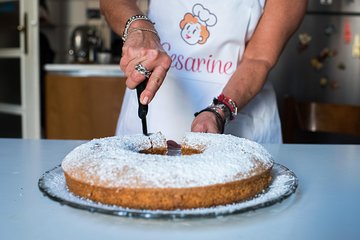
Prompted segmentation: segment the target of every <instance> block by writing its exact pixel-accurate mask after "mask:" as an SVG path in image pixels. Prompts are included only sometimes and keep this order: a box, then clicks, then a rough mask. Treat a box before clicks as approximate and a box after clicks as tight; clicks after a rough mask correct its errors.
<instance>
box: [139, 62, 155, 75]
mask: <svg viewBox="0 0 360 240" xmlns="http://www.w3.org/2000/svg"><path fill="white" fill-rule="evenodd" d="M135 70H136V71H138V72H139V73H141V74H142V75H144V76H145V77H146V78H150V76H151V73H152V72H151V71H149V70H147V69H146V67H144V66H143V65H142V64H141V63H138V64H136V65H135Z"/></svg>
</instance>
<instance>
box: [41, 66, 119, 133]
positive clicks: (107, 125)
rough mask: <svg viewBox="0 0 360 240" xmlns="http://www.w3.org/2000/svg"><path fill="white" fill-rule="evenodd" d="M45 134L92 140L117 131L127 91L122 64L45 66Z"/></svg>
mask: <svg viewBox="0 0 360 240" xmlns="http://www.w3.org/2000/svg"><path fill="white" fill-rule="evenodd" d="M45 70H46V77H45V87H44V89H45V99H46V101H45V106H44V107H45V111H44V112H45V122H46V124H45V127H46V129H45V137H46V138H49V139H92V138H99V137H106V136H112V135H114V134H115V129H116V124H117V119H118V117H119V113H120V110H121V105H122V101H123V96H124V93H125V88H126V86H125V80H126V78H125V76H124V74H123V72H122V71H121V70H120V66H119V65H100V64H48V65H45Z"/></svg>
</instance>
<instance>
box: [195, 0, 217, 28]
mask: <svg viewBox="0 0 360 240" xmlns="http://www.w3.org/2000/svg"><path fill="white" fill-rule="evenodd" d="M192 11H193V14H194V16H196V17H197V18H198V20H199V22H200V23H202V24H203V25H204V26H207V27H212V26H214V25H215V24H216V22H217V18H216V16H215V15H214V14H212V13H211V12H210V11H209V9H206V8H204V7H203V6H202V5H201V4H195V5H194V7H193V9H192Z"/></svg>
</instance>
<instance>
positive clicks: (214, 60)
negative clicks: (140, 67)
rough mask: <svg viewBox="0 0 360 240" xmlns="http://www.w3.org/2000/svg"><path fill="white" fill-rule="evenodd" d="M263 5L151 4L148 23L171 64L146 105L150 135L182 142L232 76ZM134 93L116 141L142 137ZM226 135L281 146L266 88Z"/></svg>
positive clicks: (128, 96)
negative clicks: (127, 136)
mask: <svg viewBox="0 0 360 240" xmlns="http://www.w3.org/2000/svg"><path fill="white" fill-rule="evenodd" d="M264 1H265V0H224V1H218V0H207V1H202V0H197V1H193V0H186V1H185V0H184V1H180V0H171V1H168V0H151V1H150V5H149V17H150V19H151V20H152V21H153V22H155V27H156V29H157V31H158V32H159V35H160V38H161V43H162V45H163V47H164V49H165V50H166V51H167V53H168V54H169V56H170V57H171V58H172V65H171V68H170V70H169V72H168V74H167V76H166V79H165V80H164V83H163V85H162V86H161V87H160V90H159V91H158V92H157V94H156V95H155V98H154V99H153V101H152V102H151V103H150V104H149V112H148V115H147V121H148V130H149V132H158V131H161V132H162V133H163V134H164V135H165V136H166V137H167V139H173V140H175V141H180V140H181V139H182V137H183V136H184V133H185V132H188V131H190V130H191V123H192V121H193V120H194V113H195V112H197V111H199V110H201V109H203V108H205V107H206V106H208V105H209V104H210V103H211V102H212V100H213V98H214V97H216V96H218V95H219V94H220V93H221V92H222V89H223V87H224V86H225V84H226V83H227V81H228V80H229V79H230V77H231V75H232V74H233V73H234V72H235V69H236V66H237V64H238V63H239V61H240V59H241V57H242V55H243V52H244V48H245V43H246V41H247V40H249V39H250V37H251V36H252V34H253V32H254V30H255V27H256V25H257V23H258V21H259V18H260V17H261V14H262V11H263V7H264ZM137 108H138V103H137V98H136V91H134V90H129V89H127V90H126V93H125V96H124V102H123V106H122V110H121V114H120V118H119V122H118V127H117V135H124V134H134V133H141V132H142V130H141V129H142V128H141V121H140V119H139V118H138V116H137ZM225 133H228V134H232V135H236V136H240V137H245V138H248V139H251V140H254V141H257V142H261V143H280V142H281V128H280V120H279V116H278V111H277V106H276V97H275V94H274V90H273V88H272V86H271V85H270V84H268V83H267V84H265V86H264V88H263V89H262V90H261V92H260V93H259V94H258V95H257V96H256V97H255V98H254V99H253V100H252V101H251V102H250V103H249V104H248V105H247V106H246V107H245V108H243V109H242V110H241V111H240V113H239V114H238V116H237V117H236V119H235V120H233V121H231V122H230V123H229V124H228V125H227V126H226V128H225Z"/></svg>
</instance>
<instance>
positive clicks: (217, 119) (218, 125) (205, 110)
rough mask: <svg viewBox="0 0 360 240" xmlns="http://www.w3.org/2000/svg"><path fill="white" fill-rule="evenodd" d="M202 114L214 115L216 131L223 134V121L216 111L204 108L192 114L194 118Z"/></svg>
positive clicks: (213, 108)
mask: <svg viewBox="0 0 360 240" xmlns="http://www.w3.org/2000/svg"><path fill="white" fill-rule="evenodd" d="M202 112H212V113H213V114H215V117H216V125H217V127H218V129H219V130H220V133H221V134H223V133H224V128H225V120H224V119H223V118H222V117H221V115H220V113H219V112H218V111H217V110H216V108H215V107H207V108H204V109H203V110H201V111H200V112H196V113H195V114H194V116H195V117H197V115H199V114H200V113H202Z"/></svg>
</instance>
